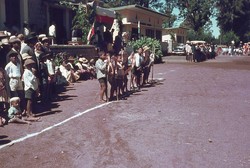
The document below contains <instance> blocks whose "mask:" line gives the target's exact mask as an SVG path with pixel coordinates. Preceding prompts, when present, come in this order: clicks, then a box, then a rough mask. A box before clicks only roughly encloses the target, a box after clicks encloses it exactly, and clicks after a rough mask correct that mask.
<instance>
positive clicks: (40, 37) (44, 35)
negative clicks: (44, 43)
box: [38, 34, 46, 39]
mask: <svg viewBox="0 0 250 168" xmlns="http://www.w3.org/2000/svg"><path fill="white" fill-rule="evenodd" d="M44 37H46V34H39V35H38V38H39V39H42V38H44Z"/></svg>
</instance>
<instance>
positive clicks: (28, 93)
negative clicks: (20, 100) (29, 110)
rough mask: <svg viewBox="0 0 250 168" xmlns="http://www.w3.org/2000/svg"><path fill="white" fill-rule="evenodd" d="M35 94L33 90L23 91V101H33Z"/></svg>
mask: <svg viewBox="0 0 250 168" xmlns="http://www.w3.org/2000/svg"><path fill="white" fill-rule="evenodd" d="M35 96H36V92H35V91H34V90H33V89H28V90H25V99H28V100H34V99H35Z"/></svg>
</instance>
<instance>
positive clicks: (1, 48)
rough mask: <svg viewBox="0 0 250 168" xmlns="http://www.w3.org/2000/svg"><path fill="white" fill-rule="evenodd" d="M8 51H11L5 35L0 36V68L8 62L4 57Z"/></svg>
mask: <svg viewBox="0 0 250 168" xmlns="http://www.w3.org/2000/svg"><path fill="white" fill-rule="evenodd" d="M10 50H11V46H10V44H9V40H8V37H7V35H6V36H1V34H0V67H5V65H6V64H7V63H8V62H9V61H7V59H6V55H7V53H8V52H9V51H10ZM8 60H9V58H8Z"/></svg>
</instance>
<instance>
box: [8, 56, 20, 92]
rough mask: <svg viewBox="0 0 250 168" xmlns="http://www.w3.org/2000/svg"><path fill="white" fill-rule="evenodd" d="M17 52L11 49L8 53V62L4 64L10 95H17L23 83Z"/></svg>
mask: <svg viewBox="0 0 250 168" xmlns="http://www.w3.org/2000/svg"><path fill="white" fill-rule="evenodd" d="M17 55H18V53H17V52H15V51H11V52H9V53H8V56H9V60H10V61H9V63H8V64H7V65H6V66H5V72H6V75H7V76H8V77H9V87H10V96H11V97H19V96H21V94H22V93H21V92H22V91H23V84H22V81H21V76H22V72H21V65H20V63H19V61H18V58H17Z"/></svg>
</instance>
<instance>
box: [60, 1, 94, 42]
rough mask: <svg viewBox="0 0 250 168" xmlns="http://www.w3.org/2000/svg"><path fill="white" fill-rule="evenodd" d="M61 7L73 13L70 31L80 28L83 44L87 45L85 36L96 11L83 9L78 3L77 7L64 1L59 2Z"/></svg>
mask: <svg viewBox="0 0 250 168" xmlns="http://www.w3.org/2000/svg"><path fill="white" fill-rule="evenodd" d="M60 4H61V5H64V6H67V7H69V8H71V9H72V10H73V11H75V16H74V18H73V20H72V25H73V26H72V29H74V28H79V27H80V28H81V29H82V33H83V36H82V41H83V43H87V36H88V33H89V30H90V28H91V26H92V24H93V23H94V20H95V15H96V11H95V9H92V8H89V7H88V8H85V7H83V4H82V3H81V2H80V3H78V4H77V5H76V4H74V3H71V2H68V1H66V0H61V1H60Z"/></svg>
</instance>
